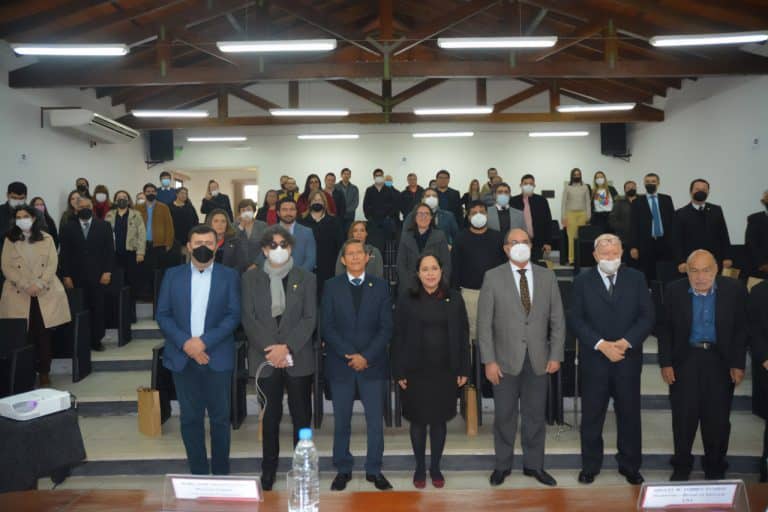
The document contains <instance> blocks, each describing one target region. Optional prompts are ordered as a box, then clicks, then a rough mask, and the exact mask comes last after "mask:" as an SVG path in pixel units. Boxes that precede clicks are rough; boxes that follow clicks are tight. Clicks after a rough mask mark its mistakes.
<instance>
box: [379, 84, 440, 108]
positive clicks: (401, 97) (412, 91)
mask: <svg viewBox="0 0 768 512" xmlns="http://www.w3.org/2000/svg"><path fill="white" fill-rule="evenodd" d="M445 81H447V78H427V79H426V80H424V81H422V82H419V83H417V84H416V85H413V86H411V87H409V88H408V89H406V90H404V91H401V92H399V93H397V94H395V95H394V96H393V97H392V102H391V103H392V106H393V107H394V106H396V105H399V104H400V103H402V102H404V101H407V100H409V99H411V98H413V97H415V96H418V95H419V94H421V93H423V92H426V91H428V90H430V89H432V88H433V87H437V86H438V85H440V84H442V83H443V82H445Z"/></svg>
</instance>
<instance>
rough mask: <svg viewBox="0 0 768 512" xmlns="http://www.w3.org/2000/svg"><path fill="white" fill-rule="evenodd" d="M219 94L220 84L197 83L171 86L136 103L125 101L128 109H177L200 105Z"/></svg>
mask: <svg viewBox="0 0 768 512" xmlns="http://www.w3.org/2000/svg"><path fill="white" fill-rule="evenodd" d="M218 95H219V87H218V86H210V85H196V86H183V87H182V86H180V87H169V88H168V89H167V90H166V91H165V92H163V93H161V94H157V95H154V96H152V97H151V98H149V99H146V100H142V99H138V100H137V101H136V103H133V102H132V100H128V101H126V102H125V109H126V111H131V110H135V109H137V108H140V109H149V110H155V109H161V110H175V109H182V108H189V107H190V106H192V105H199V104H200V103H205V102H206V101H210V100H213V99H216V98H217V97H218Z"/></svg>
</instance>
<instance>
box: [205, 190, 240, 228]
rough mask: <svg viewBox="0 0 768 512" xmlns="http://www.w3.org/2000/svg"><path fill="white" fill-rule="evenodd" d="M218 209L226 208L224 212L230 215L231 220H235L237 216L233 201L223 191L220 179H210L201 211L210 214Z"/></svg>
mask: <svg viewBox="0 0 768 512" xmlns="http://www.w3.org/2000/svg"><path fill="white" fill-rule="evenodd" d="M217 209H221V210H224V213H226V214H227V217H229V222H234V220H235V217H234V215H233V214H232V203H231V202H230V201H229V196H228V195H227V194H224V193H222V192H221V189H220V188H219V182H218V181H216V180H210V181H209V182H208V188H207V189H206V191H205V197H203V203H202V204H201V205H200V213H202V214H204V215H210V214H211V213H213V211H214V210H217Z"/></svg>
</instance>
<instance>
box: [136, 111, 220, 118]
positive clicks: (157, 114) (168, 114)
mask: <svg viewBox="0 0 768 512" xmlns="http://www.w3.org/2000/svg"><path fill="white" fill-rule="evenodd" d="M131 115H133V117H182V118H184V117H208V111H206V110H131Z"/></svg>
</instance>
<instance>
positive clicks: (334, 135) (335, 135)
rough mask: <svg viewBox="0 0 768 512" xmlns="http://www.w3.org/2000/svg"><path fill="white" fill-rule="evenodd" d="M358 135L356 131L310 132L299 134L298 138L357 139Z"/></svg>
mask: <svg viewBox="0 0 768 512" xmlns="http://www.w3.org/2000/svg"><path fill="white" fill-rule="evenodd" d="M359 138H360V136H359V135H358V134H356V133H328V134H320V133H317V134H311V135H299V136H298V139H299V140H350V139H359Z"/></svg>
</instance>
